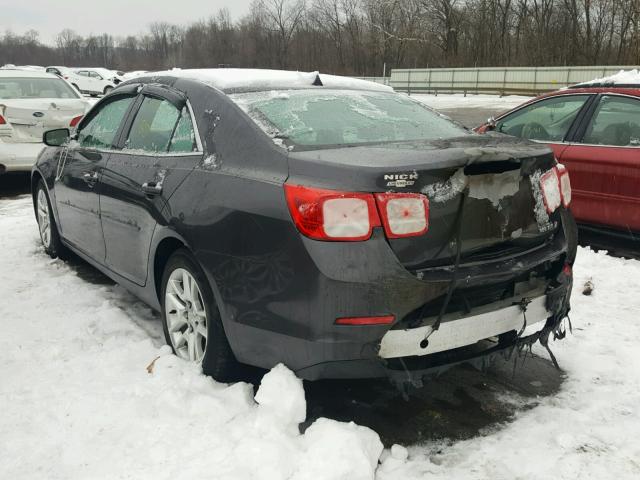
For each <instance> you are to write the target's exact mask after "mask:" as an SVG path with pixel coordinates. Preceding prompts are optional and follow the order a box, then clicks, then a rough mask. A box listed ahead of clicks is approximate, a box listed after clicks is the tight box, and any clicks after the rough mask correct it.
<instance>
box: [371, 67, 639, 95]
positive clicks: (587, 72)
mask: <svg viewBox="0 0 640 480" xmlns="http://www.w3.org/2000/svg"><path fill="white" fill-rule="evenodd" d="M637 68H640V67H638V66H624V65H622V66H610V65H608V66H592V67H507V68H504V67H502V68H498V67H496V68H412V69H394V70H392V71H391V77H390V78H389V81H388V82H387V83H386V85H390V86H392V87H393V88H394V89H395V90H397V91H400V92H406V93H409V94H411V93H413V92H415V93H435V94H438V93H441V92H442V93H460V92H463V93H465V94H466V93H498V94H500V95H505V94H523V95H536V94H540V93H544V92H550V91H553V90H557V89H559V88H562V87H566V86H570V85H575V84H576V83H580V82H586V81H589V80H594V79H596V78H602V77H606V76H608V75H611V74H614V73H617V72H619V71H620V70H632V69H637ZM363 78H366V79H368V80H369V79H373V78H384V77H363ZM373 81H375V80H373ZM378 83H383V82H378Z"/></svg>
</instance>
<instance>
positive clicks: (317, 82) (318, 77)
mask: <svg viewBox="0 0 640 480" xmlns="http://www.w3.org/2000/svg"><path fill="white" fill-rule="evenodd" d="M311 85H313V86H314V87H323V86H324V85H322V80H320V74H319V73H318V74H316V79H315V80H314V81H313V83H312V84H311Z"/></svg>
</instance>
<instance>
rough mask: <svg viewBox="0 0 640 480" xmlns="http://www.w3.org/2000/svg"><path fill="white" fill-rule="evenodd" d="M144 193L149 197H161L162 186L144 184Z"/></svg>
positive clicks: (154, 183) (149, 183)
mask: <svg viewBox="0 0 640 480" xmlns="http://www.w3.org/2000/svg"><path fill="white" fill-rule="evenodd" d="M142 191H143V192H144V193H145V194H147V195H160V194H161V193H162V184H160V183H156V182H145V183H143V184H142Z"/></svg>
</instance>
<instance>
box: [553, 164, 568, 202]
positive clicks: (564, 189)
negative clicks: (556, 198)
mask: <svg viewBox="0 0 640 480" xmlns="http://www.w3.org/2000/svg"><path fill="white" fill-rule="evenodd" d="M556 169H557V171H558V179H559V184H560V196H561V198H562V205H564V207H565V208H568V207H569V205H570V204H571V181H570V180H569V171H568V170H567V167H565V166H564V165H562V164H561V163H559V164H558V165H557V166H556Z"/></svg>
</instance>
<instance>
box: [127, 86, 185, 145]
mask: <svg viewBox="0 0 640 480" xmlns="http://www.w3.org/2000/svg"><path fill="white" fill-rule="evenodd" d="M179 116H180V111H179V110H178V109H177V108H176V107H174V106H173V105H172V104H171V103H169V102H168V101H166V100H160V99H157V98H151V97H146V98H145V99H144V101H143V102H142V105H141V106H140V109H139V110H138V113H137V114H136V118H135V120H134V121H133V124H132V125H131V130H130V131H129V136H128V138H127V142H126V144H125V149H128V150H144V151H145V152H151V153H154V152H166V151H167V149H168V147H169V141H170V140H171V136H172V134H173V131H174V129H175V127H176V123H177V122H178V117H179Z"/></svg>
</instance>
